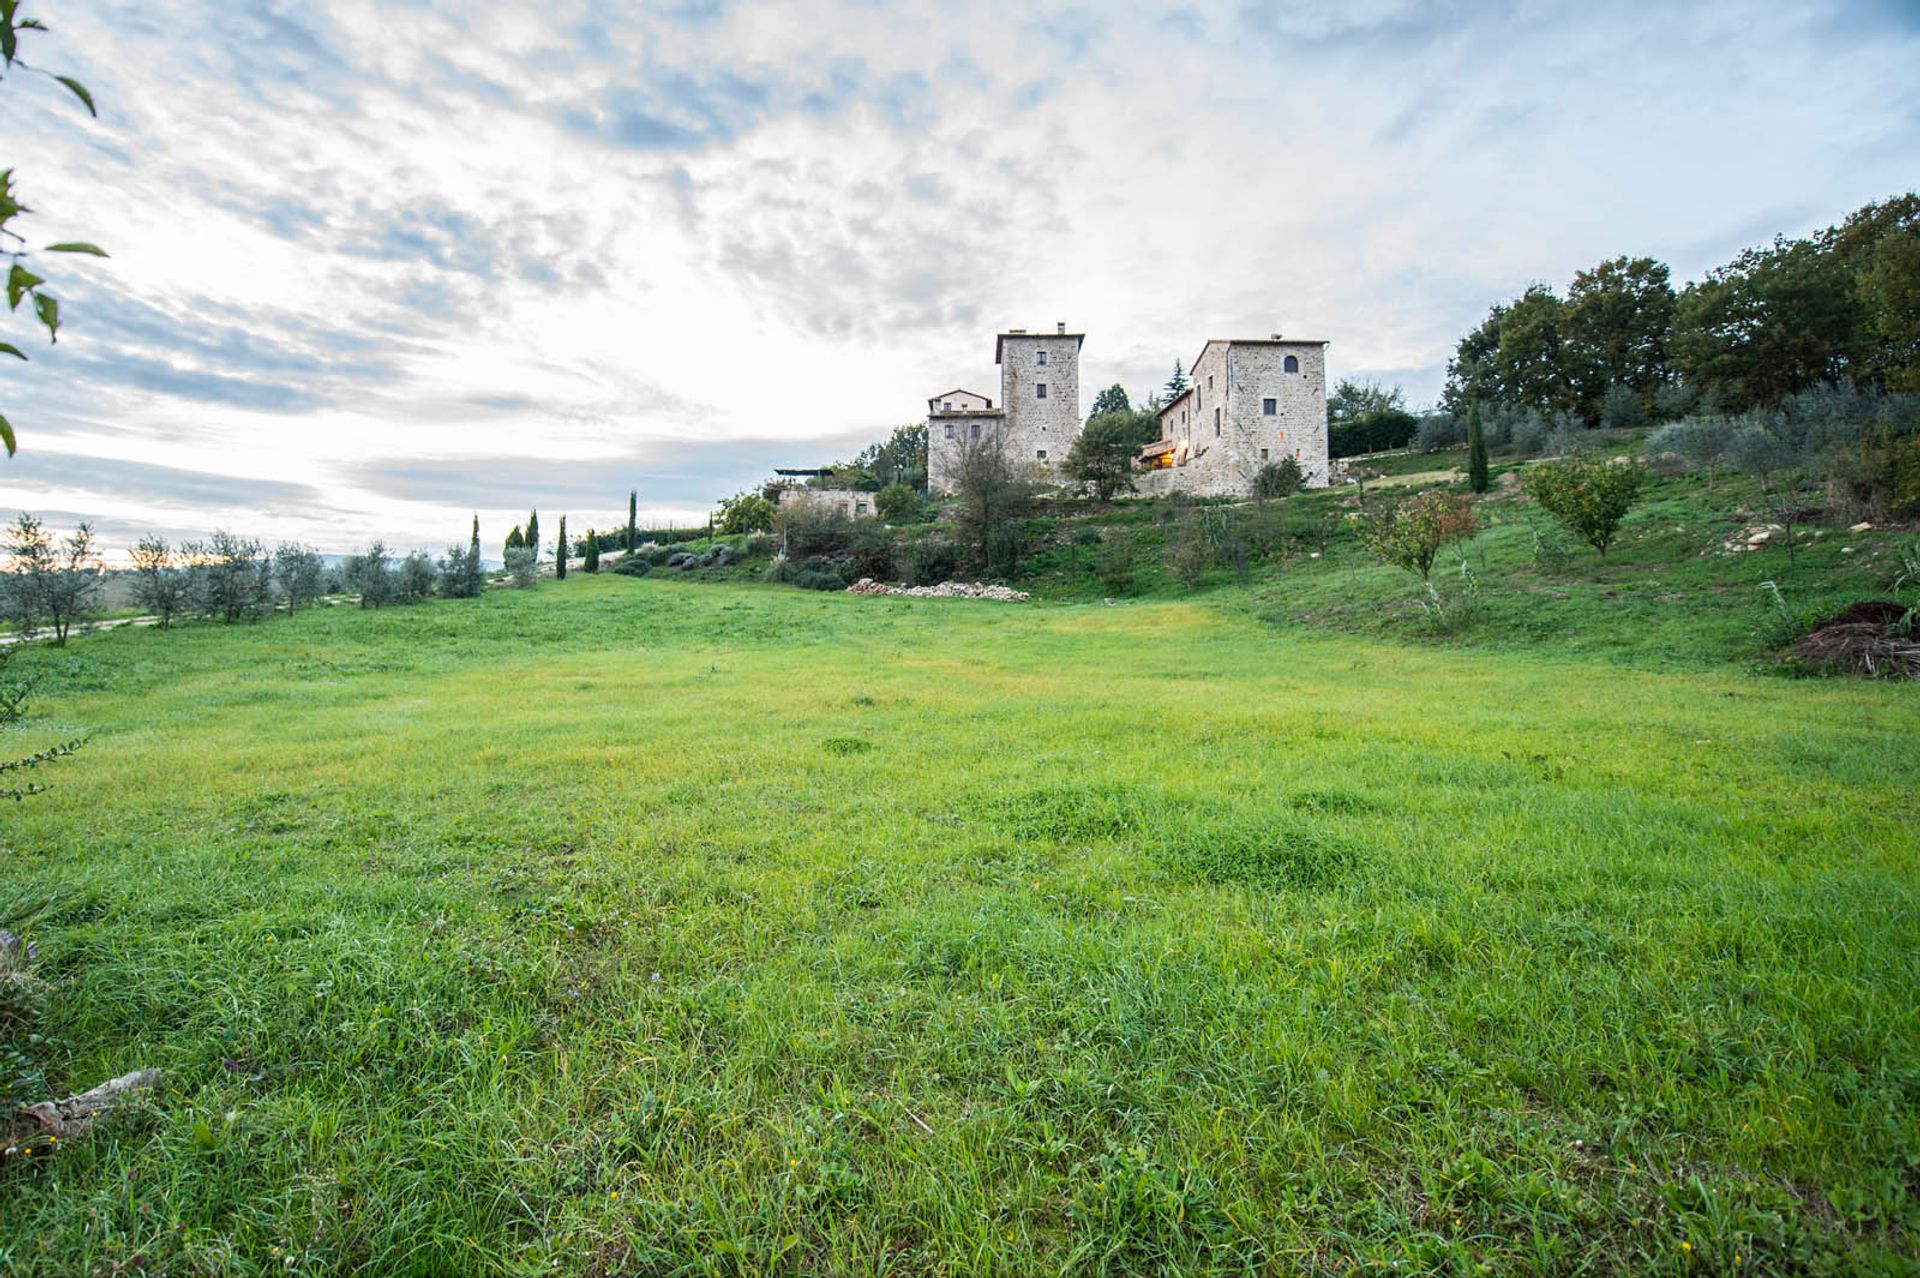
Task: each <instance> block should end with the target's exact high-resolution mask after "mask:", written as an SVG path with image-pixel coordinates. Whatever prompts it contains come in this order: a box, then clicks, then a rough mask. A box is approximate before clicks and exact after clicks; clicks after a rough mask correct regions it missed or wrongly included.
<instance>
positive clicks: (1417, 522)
mask: <svg viewBox="0 0 1920 1278" xmlns="http://www.w3.org/2000/svg"><path fill="white" fill-rule="evenodd" d="M1478 531H1479V522H1478V520H1477V518H1476V517H1475V515H1474V512H1473V506H1472V504H1471V503H1470V502H1468V501H1467V499H1466V498H1464V497H1459V496H1455V495H1453V494H1450V493H1443V492H1439V491H1437V490H1429V491H1427V492H1423V493H1419V494H1417V495H1416V496H1414V497H1411V498H1409V499H1407V500H1405V501H1393V500H1388V499H1376V501H1375V503H1374V506H1373V508H1372V509H1371V510H1369V511H1368V512H1367V516H1366V519H1365V520H1364V521H1363V524H1362V531H1361V540H1362V541H1363V542H1365V544H1366V547H1367V549H1369V550H1371V551H1372V552H1373V553H1374V554H1375V555H1377V556H1378V557H1379V558H1380V559H1381V560H1382V561H1383V562H1385V563H1389V564H1392V565H1393V566H1394V567H1396V568H1404V569H1406V570H1407V571H1408V572H1410V573H1413V574H1414V575H1416V576H1418V577H1419V578H1420V580H1421V581H1426V580H1427V579H1428V578H1429V577H1430V576H1431V575H1432V573H1433V561H1434V559H1435V558H1436V557H1437V556H1438V555H1439V553H1440V550H1441V548H1442V547H1444V546H1447V545H1450V544H1451V543H1453V542H1457V541H1464V540H1466V539H1467V538H1468V537H1471V536H1473V535H1474V533H1476V532H1478Z"/></svg>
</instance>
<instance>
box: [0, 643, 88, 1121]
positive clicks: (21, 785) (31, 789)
mask: <svg viewBox="0 0 1920 1278" xmlns="http://www.w3.org/2000/svg"><path fill="white" fill-rule="evenodd" d="M17 650H18V649H16V648H13V647H5V648H0V735H4V734H5V733H7V732H9V731H13V730H16V729H17V728H18V727H19V724H20V721H21V720H22V719H25V718H26V717H27V702H28V701H29V699H30V698H31V697H32V695H33V683H32V681H31V680H27V679H20V678H17V677H15V676H13V675H11V674H9V673H8V667H9V666H10V665H11V664H12V662H13V656H14V653H15V652H16V651H17ZM84 744H86V740H85V738H83V737H74V738H70V739H68V740H65V741H58V742H55V743H52V744H50V745H45V746H42V747H41V748H40V749H38V750H35V751H34V752H33V753H31V754H28V755H24V756H21V757H18V758H11V759H9V758H6V757H4V756H3V755H0V802H4V801H6V800H9V799H10V800H12V801H14V802H16V803H18V802H19V801H20V800H22V799H25V798H26V797H27V796H28V795H33V794H41V793H43V792H44V791H45V790H46V787H45V786H43V785H40V784H38V783H35V782H26V781H23V780H21V774H22V773H26V772H31V771H33V770H34V769H36V768H40V767H43V766H45V765H46V764H49V763H52V762H54V761H55V760H58V759H64V758H66V757H67V756H68V755H70V754H72V753H73V752H74V751H76V750H78V749H79V748H80V747H81V746H82V745H84ZM6 753H7V754H11V753H12V751H10V750H9V751H7V752H6ZM10 921H11V920H8V919H4V918H0V922H10ZM5 957H7V956H5V955H0V959H4V958H5ZM6 981H7V975H6V971H5V965H4V963H0V987H3V986H4V985H5V984H6ZM4 993H5V991H4V989H0V995H4ZM3 1014H4V1013H0V1015H3ZM6 1029H7V1027H6V1025H5V1024H4V1023H0V1046H4V1045H5V1040H6V1038H7V1034H6V1032H5V1031H6ZM0 1065H4V1062H3V1061H0ZM3 1085H4V1080H0V1086H3ZM3 1126H4V1125H3V1124H0V1130H3Z"/></svg>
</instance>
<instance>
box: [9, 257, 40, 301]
mask: <svg viewBox="0 0 1920 1278" xmlns="http://www.w3.org/2000/svg"><path fill="white" fill-rule="evenodd" d="M44 283H46V280H44V279H43V278H41V277H40V276H38V275H35V274H34V273H33V272H32V271H29V270H28V269H27V268H26V267H24V266H22V265H20V263H18V262H15V263H14V264H13V269H12V270H10V271H8V272H7V309H8V310H10V311H13V310H18V309H19V308H20V298H21V295H22V294H24V293H26V292H27V291H28V290H29V289H31V288H33V287H34V285H36V284H44Z"/></svg>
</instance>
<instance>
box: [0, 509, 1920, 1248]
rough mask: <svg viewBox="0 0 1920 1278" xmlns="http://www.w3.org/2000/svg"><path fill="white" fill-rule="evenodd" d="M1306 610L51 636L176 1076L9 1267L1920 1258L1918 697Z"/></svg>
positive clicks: (47, 917)
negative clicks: (1400, 630) (1351, 626)
mask: <svg viewBox="0 0 1920 1278" xmlns="http://www.w3.org/2000/svg"><path fill="white" fill-rule="evenodd" d="M1516 535H1517V534H1516ZM1494 549H1495V553H1502V550H1501V546H1500V545H1496V546H1495V548H1494ZM1380 580H1381V582H1384V580H1385V579H1384V578H1381V579H1380ZM1378 588H1379V589H1385V588H1386V587H1385V586H1384V585H1380V586H1379V587H1378ZM1583 588H1584V587H1583ZM1604 588H1605V587H1604V586H1595V587H1594V589H1595V590H1601V589H1604ZM1393 589H1395V590H1398V591H1400V592H1402V597H1404V591H1405V589H1406V587H1405V582H1404V581H1402V582H1400V583H1398V584H1397V585H1395V586H1394V587H1393ZM1283 605H1284V606H1283ZM1296 606H1297V607H1299V608H1302V609H1306V610H1308V611H1311V610H1312V609H1314V608H1316V607H1333V606H1334V601H1332V600H1331V599H1329V600H1327V601H1323V603H1321V604H1316V603H1314V601H1313V600H1312V599H1307V600H1306V601H1305V602H1301V601H1299V600H1294V599H1289V600H1286V601H1282V602H1279V603H1276V602H1275V601H1274V600H1271V599H1269V600H1267V601H1266V602H1265V603H1262V602H1260V600H1259V599H1258V598H1257V597H1256V596H1255V595H1244V594H1237V593H1233V592H1224V593H1222V594H1221V595H1220V596H1218V598H1217V599H1215V598H1212V597H1205V596H1203V597H1200V598H1199V599H1198V600H1197V601H1192V602H1181V601H1165V600H1160V601H1152V602H1137V603H1129V604H1124V605H1122V606H1119V607H1113V608H1108V607H1103V606H1100V605H1099V604H1097V603H1095V604H1072V605H1057V604H1055V605H1030V606H1004V605H992V604H967V603H953V602H946V601H909V600H898V599H870V598H854V597H848V596H842V595H813V594H807V593H803V592H798V591H792V590H785V589H778V588H763V587H754V586H748V585H738V584H717V585H712V586H708V587H704V588H695V587H692V586H689V585H686V584H682V583H675V582H666V581H659V580H655V579H647V580H642V581H630V580H624V579H620V578H613V577H601V578H582V577H577V576H576V577H574V578H571V579H569V580H568V581H566V582H564V583H548V584H546V585H543V586H542V587H540V588H539V589H538V590H537V591H534V592H531V593H518V592H495V593H493V594H491V595H490V596H489V597H487V598H485V599H481V600H474V601H449V602H444V603H436V604H434V605H431V606H428V607H421V608H415V609H406V610H388V611H384V612H381V613H377V614H367V613H359V612H356V611H353V610H349V609H344V608H340V609H332V610H322V611H320V612H317V613H309V614H306V615H303V616H301V617H298V618H294V619H285V618H281V619H276V620H274V621H272V622H270V623H267V624H263V625H260V626H257V627H242V628H234V629H228V628H222V627H217V626H211V625H207V626H194V627H188V628H185V629H182V630H180V631H177V632H175V633H171V634H162V633H159V632H155V631H147V630H142V631H120V632H116V633H113V634H110V635H103V636H99V637H96V638H91V639H85V640H81V641H78V642H76V644H75V646H74V647H73V648H72V649H70V650H69V651H67V652H65V653H54V652H51V651H47V650H35V651H33V652H31V653H28V654H25V655H23V657H22V658H21V662H20V664H21V665H23V666H29V665H30V666H31V668H32V669H34V670H36V671H37V672H39V673H40V674H41V676H42V678H43V683H42V695H41V701H40V703H39V705H40V708H41V710H42V715H41V716H40V718H39V719H38V720H37V721H36V727H35V731H36V732H37V733H38V734H41V735H43V736H46V737H53V736H58V735H61V734H63V733H70V732H73V731H79V730H86V731H90V732H92V733H94V734H95V735H94V740H93V742H92V744H91V745H90V746H89V747H88V748H87V749H86V750H85V751H84V752H83V753H82V754H81V755H79V756H76V757H75V758H74V759H72V760H71V761H68V762H66V763H63V764H62V765H60V766H59V767H57V768H56V769H53V770H51V771H50V772H49V774H48V775H47V776H46V777H45V778H44V779H45V780H47V781H48V782H50V783H52V784H53V785H54V789H53V790H52V791H51V792H49V793H47V794H45V795H42V796H39V797H38V798H35V799H32V800H29V801H28V802H26V803H25V804H22V805H20V806H19V807H18V808H17V809H13V810H10V811H8V812H6V813H5V814H4V819H5V821H6V825H5V826H4V828H3V829H0V838H3V841H4V853H0V916H4V917H0V922H4V923H7V924H8V925H10V926H14V927H16V928H20V929H23V930H25V931H28V932H30V933H31V934H32V935H34V936H35V937H37V938H38V940H39V943H40V946H41V950H42V956H43V962H42V971H43V975H44V976H45V977H46V978H47V979H48V981H49V982H50V985H51V987H52V992H53V996H54V997H53V999H52V1002H51V1005H50V1008H49V1011H48V1015H47V1019H46V1023H45V1026H44V1030H45V1032H46V1034H47V1035H48V1039H49V1041H48V1043H47V1044H46V1046H45V1047H44V1049H43V1064H44V1068H45V1070H46V1072H47V1074H48V1085H49V1086H52V1087H55V1088H58V1089H60V1090H63V1091H64V1090H70V1089H77V1088H81V1087H86V1086H90V1085H91V1084H93V1083H94V1082H97V1081H100V1080H101V1079H104V1078H106V1077H108V1076H110V1075H114V1074H118V1073H121V1072H123V1071H126V1070H129V1069H132V1068H135V1067H139V1066H149V1065H151V1066H159V1067H161V1068H162V1069H164V1070H165V1071H166V1073H167V1075H168V1077H169V1079H170V1083H169V1085H168V1086H167V1088H166V1089H165V1091H164V1092H163V1093H162V1094H160V1095H159V1096H157V1097H156V1098H155V1099H154V1100H153V1101H152V1102H151V1103H150V1104H145V1105H142V1106H141V1107H139V1108H138V1109H137V1110H136V1111H135V1112H132V1113H129V1114H127V1115H124V1116H123V1117H121V1118H120V1119H119V1120H118V1121H114V1122H112V1123H110V1124H108V1125H106V1126H104V1127H103V1128H102V1129H100V1130H99V1131H98V1132H96V1133H95V1134H93V1135H92V1136H90V1137H88V1138H86V1139H85V1140H83V1141H81V1142H79V1143H77V1144H73V1145H71V1146H70V1147H67V1148H63V1149H61V1150H59V1151H58V1152H57V1153H55V1154H53V1155H51V1156H44V1155H43V1156H40V1157H37V1158H19V1157H16V1158H12V1159H8V1160H7V1161H6V1162H5V1164H4V1165H0V1271H4V1272H9V1273H48V1274H55V1273H58V1274H68V1273H116V1272H140V1271H152V1272H167V1273H202V1272H205V1273H241V1274H244V1273H266V1272H273V1273H303V1274H318V1273H337V1272H353V1271H363V1272H419V1273H444V1274H483V1273H513V1274H527V1275H532V1274H553V1273H566V1274H574V1273H605V1274H655V1273H682V1272H685V1273H726V1274H734V1273H738V1274H766V1273H810V1272H822V1271H845V1272H855V1273H900V1274H910V1273H997V1274H1026V1273H1114V1274H1122V1273H1129V1274H1130V1273H1144V1272H1249V1271H1251V1272H1279V1273H1290V1272H1321V1273H1340V1272H1354V1271H1358V1272H1379V1273H1401V1274H1406V1273H1449V1274H1470V1273H1481V1272H1486V1273H1499V1274H1510V1273H1573V1272H1580V1273H1623V1274H1624V1273H1649V1272H1651V1273H1673V1274H1681V1273H1707V1272H1713V1273H1741V1272H1753V1273H1781V1272H1884V1273H1900V1272H1913V1271H1914V1267H1915V1259H1914V1258H1915V1255H1916V1248H1917V1247H1920V1242H1917V1241H1916V1239H1917V1238H1920V1007H1917V1006H1916V1000H1915V994H1914V991H1915V989H1916V988H1920V944H1917V943H1916V938H1920V884H1917V883H1916V878H1915V875H1916V870H1920V840H1917V839H1916V835H1915V816H1916V811H1917V805H1916V798H1915V796H1916V794H1917V793H1920V748H1917V747H1916V744H1915V740H1916V735H1917V734H1916V728H1920V697H1917V696H1916V690H1915V689H1914V688H1913V687H1912V686H1892V685H1874V684H1854V683H1845V682H1840V681H1791V680H1783V679H1767V678H1760V677H1756V676H1753V675H1751V674H1747V673H1743V672H1741V671H1739V670H1738V669H1736V668H1732V667H1725V668H1722V669H1711V668H1700V667H1701V666H1702V665H1703V664H1705V663H1699V662H1696V663H1693V664H1692V665H1691V666H1688V667H1687V668H1673V669H1659V668H1652V665H1651V664H1649V665H1640V666H1636V665H1634V664H1632V663H1622V662H1620V661H1617V660H1613V659H1611V657H1610V654H1608V653H1606V652H1589V651H1584V650H1582V649H1581V648H1580V646H1579V645H1558V644H1554V643H1541V644H1537V645H1536V646H1535V647H1533V648H1531V649H1527V650H1520V649H1512V650H1504V649H1499V648H1476V647H1459V646H1449V647H1422V646H1419V645H1417V644H1412V643H1407V642H1395V641H1392V640H1389V639H1385V638H1381V637H1377V636H1373V635H1368V634H1353V633H1348V634H1327V633H1316V632H1313V631H1310V630H1306V629H1302V628H1300V627H1299V626H1298V625H1297V624H1296V622H1294V621H1290V620H1289V617H1290V616H1291V611H1290V610H1291V609H1293V608H1295V607H1296ZM1652 606H1654V605H1651V604H1649V607H1652ZM1723 661H1724V659H1723ZM1655 664H1657V663H1655ZM1681 664H1682V665H1683V666H1687V663H1684V662H1683V663H1681ZM27 743H28V742H27V741H26V739H25V736H24V734H23V735H22V738H21V740H20V742H19V743H18V744H22V745H24V744H27Z"/></svg>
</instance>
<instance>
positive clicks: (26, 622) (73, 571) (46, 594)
mask: <svg viewBox="0 0 1920 1278" xmlns="http://www.w3.org/2000/svg"><path fill="white" fill-rule="evenodd" d="M6 538H7V544H6V552H7V567H6V571H5V573H4V574H0V608H4V609H5V611H6V613H7V614H8V615H10V616H12V617H13V618H14V619H16V620H17V621H19V622H20V624H21V627H22V628H23V629H30V628H32V627H34V626H45V627H46V628H47V629H49V630H51V631H52V632H53V642H54V644H55V646H56V647H62V648H64V647H66V644H67V636H68V635H69V634H70V633H71V632H72V629H73V627H74V626H75V625H84V624H85V623H86V620H87V618H88V616H89V615H90V614H91V613H92V611H93V608H94V606H95V604H96V602H97V601H98V599H99V595H100V585H101V571H102V566H101V563H100V557H99V555H97V554H96V553H95V552H94V545H93V527H92V525H90V524H84V523H83V524H80V525H78V526H77V527H76V528H75V529H74V530H73V531H72V532H71V533H69V534H68V535H67V536H66V538H65V539H64V540H61V541H58V542H56V541H55V540H54V539H53V535H52V534H51V533H49V532H48V531H47V529H46V525H45V524H43V523H41V522H40V519H39V517H38V516H36V515H32V514H29V513H28V512H27V511H24V510H23V511H21V512H20V513H19V514H18V515H17V516H15V517H14V521H13V523H12V524H10V525H9V526H8V527H7V531H6Z"/></svg>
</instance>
